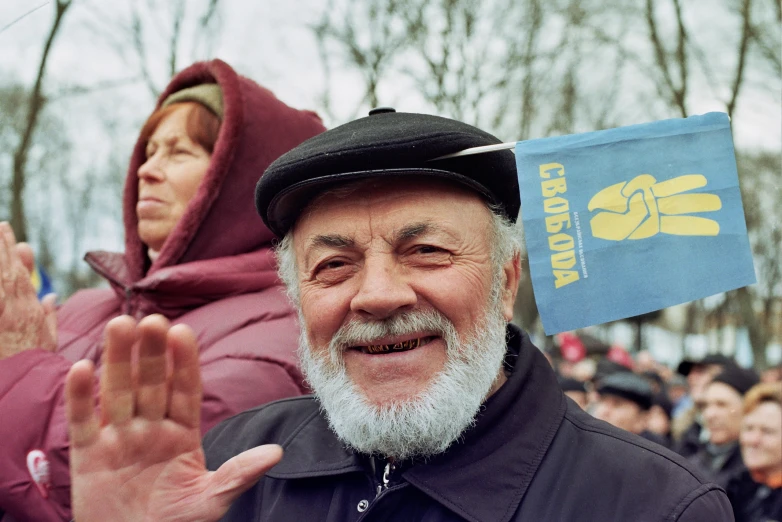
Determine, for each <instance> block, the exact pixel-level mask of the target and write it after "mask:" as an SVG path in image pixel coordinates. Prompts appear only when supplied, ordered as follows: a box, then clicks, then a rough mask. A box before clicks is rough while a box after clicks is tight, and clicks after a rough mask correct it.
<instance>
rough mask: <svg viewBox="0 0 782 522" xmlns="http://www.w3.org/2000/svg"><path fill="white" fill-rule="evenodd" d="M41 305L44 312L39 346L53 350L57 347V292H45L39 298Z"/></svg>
mask: <svg viewBox="0 0 782 522" xmlns="http://www.w3.org/2000/svg"><path fill="white" fill-rule="evenodd" d="M41 306H43V313H44V331H43V332H42V334H41V337H42V339H41V348H43V349H45V350H49V351H52V352H53V351H55V350H56V349H57V294H46V295H45V296H44V298H43V299H41Z"/></svg>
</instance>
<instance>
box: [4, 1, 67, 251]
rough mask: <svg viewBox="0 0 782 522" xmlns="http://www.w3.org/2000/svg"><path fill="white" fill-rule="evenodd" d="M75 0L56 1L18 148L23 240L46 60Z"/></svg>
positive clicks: (18, 224) (14, 188)
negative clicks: (27, 181)
mask: <svg viewBox="0 0 782 522" xmlns="http://www.w3.org/2000/svg"><path fill="white" fill-rule="evenodd" d="M71 3H72V2H71V1H70V0H68V1H66V0H57V3H56V4H55V6H56V10H55V14H54V23H53V24H52V28H51V29H50V30H49V36H48V37H47V38H46V43H45V44H44V48H43V54H42V55H41V62H40V63H39V65H38V75H37V76H36V78H35V86H34V87H33V90H32V92H31V93H30V98H29V102H28V107H29V112H28V114H27V125H26V126H25V128H24V132H23V133H22V139H21V140H20V141H19V146H18V147H17V148H16V150H15V151H14V167H13V179H12V182H11V193H12V196H11V197H12V199H11V227H13V229H14V231H15V233H16V237H17V239H18V240H19V241H27V219H26V217H25V211H24V185H25V177H26V167H27V157H28V156H27V155H28V153H29V151H30V146H31V145H32V138H33V134H34V133H35V127H36V125H37V123H38V117H39V116H40V114H41V111H42V109H43V106H44V98H43V95H42V93H41V91H42V90H43V80H44V76H45V75H46V61H47V60H48V58H49V52H50V51H51V49H52V43H53V42H54V38H55V36H57V31H58V30H59V29H60V24H61V22H62V19H63V17H64V16H65V12H66V11H67V10H68V8H69V7H70V6H71Z"/></svg>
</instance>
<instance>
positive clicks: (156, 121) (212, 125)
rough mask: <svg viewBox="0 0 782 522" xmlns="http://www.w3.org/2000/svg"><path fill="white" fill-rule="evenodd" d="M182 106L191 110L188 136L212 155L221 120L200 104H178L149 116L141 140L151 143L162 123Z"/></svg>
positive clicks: (188, 115) (189, 102)
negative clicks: (151, 138) (150, 140)
mask: <svg viewBox="0 0 782 522" xmlns="http://www.w3.org/2000/svg"><path fill="white" fill-rule="evenodd" d="M182 105H187V106H188V108H189V111H188V114H187V120H186V122H185V132H187V136H188V137H189V138H190V139H191V140H193V142H195V143H197V144H199V145H200V146H201V147H202V148H203V149H204V150H205V151H207V152H208V153H209V154H212V151H213V150H214V147H215V143H216V142H217V134H218V132H219V131H220V118H218V117H217V116H216V115H215V114H214V113H213V112H212V111H210V110H209V109H207V108H206V107H204V106H203V105H201V104H200V103H198V102H191V101H185V102H177V103H172V104H171V105H167V106H165V107H161V108H160V109H158V110H156V111H155V112H153V113H152V114H150V115H149V118H147V121H146V122H144V126H143V127H141V133H140V134H139V139H140V140H142V141H144V143H146V142H147V141H149V138H150V137H151V136H152V134H154V132H155V130H156V129H157V126H158V125H160V122H161V121H163V119H164V118H165V117H166V116H168V115H169V114H171V113H172V112H174V111H175V110H176V109H178V108H179V107H181V106H182Z"/></svg>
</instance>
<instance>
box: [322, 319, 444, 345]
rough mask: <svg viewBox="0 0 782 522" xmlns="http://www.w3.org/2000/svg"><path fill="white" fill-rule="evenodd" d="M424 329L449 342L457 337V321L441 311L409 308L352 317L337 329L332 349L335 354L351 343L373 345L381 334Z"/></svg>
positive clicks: (389, 334)
mask: <svg viewBox="0 0 782 522" xmlns="http://www.w3.org/2000/svg"><path fill="white" fill-rule="evenodd" d="M421 332H426V333H427V334H430V335H431V334H434V335H439V336H440V337H443V338H444V339H445V340H446V341H448V340H451V339H455V338H456V328H455V327H454V325H453V323H452V322H451V321H449V320H448V319H447V318H446V317H445V316H444V315H443V314H441V313H440V312H438V311H436V310H409V311H407V312H401V313H399V314H396V315H393V316H391V317H389V318H387V319H383V320H375V321H365V320H362V319H360V318H354V319H351V320H350V321H349V322H348V323H346V324H344V325H342V327H340V329H339V330H337V332H336V333H335V334H334V337H332V339H331V343H329V348H330V349H331V350H330V351H331V352H332V353H339V352H342V351H344V350H346V349H347V348H350V347H351V346H357V345H366V344H370V343H371V342H372V341H373V340H375V339H379V338H381V337H390V336H398V335H407V334H412V333H421ZM448 344H450V343H448Z"/></svg>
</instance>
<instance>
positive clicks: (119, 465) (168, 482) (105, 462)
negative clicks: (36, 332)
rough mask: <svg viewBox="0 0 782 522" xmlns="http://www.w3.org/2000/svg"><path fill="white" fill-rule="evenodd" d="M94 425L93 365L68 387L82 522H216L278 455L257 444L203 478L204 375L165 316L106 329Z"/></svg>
mask: <svg viewBox="0 0 782 522" xmlns="http://www.w3.org/2000/svg"><path fill="white" fill-rule="evenodd" d="M105 342H106V346H105V350H104V354H103V356H104V362H103V367H102V372H103V373H102V374H101V378H100V407H101V413H100V419H99V416H98V414H97V413H96V411H95V407H94V399H93V388H94V386H93V367H92V363H91V362H89V361H79V362H77V363H76V364H74V365H73V367H72V368H71V371H70V373H69V374H68V378H67V381H66V402H67V415H68V423H69V428H70V441H71V450H70V461H71V492H72V508H73V515H74V518H75V519H76V520H77V521H78V522H93V521H94V522H98V521H101V522H102V521H105V520H112V521H125V520H127V521H155V522H165V521H169V520H170V521H173V520H176V521H182V522H184V521H207V520H218V519H219V518H220V517H221V516H222V515H223V514H224V513H225V512H226V511H227V510H228V508H229V507H230V505H231V503H232V502H233V501H234V500H235V499H236V497H238V496H239V495H240V494H241V493H242V492H243V491H245V490H246V489H247V488H249V487H250V486H252V485H253V484H254V483H255V482H256V481H257V480H258V479H259V478H260V477H261V476H262V475H263V473H265V472H266V471H267V470H268V469H269V468H271V467H272V466H273V465H275V464H276V463H277V462H278V461H279V460H280V458H281V457H282V450H281V448H280V447H279V446H273V445H270V446H260V447H257V448H253V449H251V450H249V451H246V452H244V453H242V454H240V455H237V456H236V457H234V458H232V459H231V460H229V461H228V462H226V463H225V464H224V465H223V466H221V467H220V469H218V470H217V471H214V472H208V471H207V470H206V468H205V465H204V454H203V451H202V449H201V435H200V412H201V377H200V369H199V363H198V348H197V346H196V341H195V337H194V335H193V333H192V331H191V330H190V329H189V328H188V327H186V326H184V325H178V326H174V327H171V328H169V324H168V321H167V320H166V319H165V318H164V317H162V316H159V315H157V316H149V317H147V318H145V319H143V320H142V321H141V322H140V323H138V325H136V323H135V321H134V320H133V319H132V318H130V317H127V316H123V317H118V318H117V319H114V320H112V321H111V322H110V323H109V324H108V325H107V326H106V341H105Z"/></svg>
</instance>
